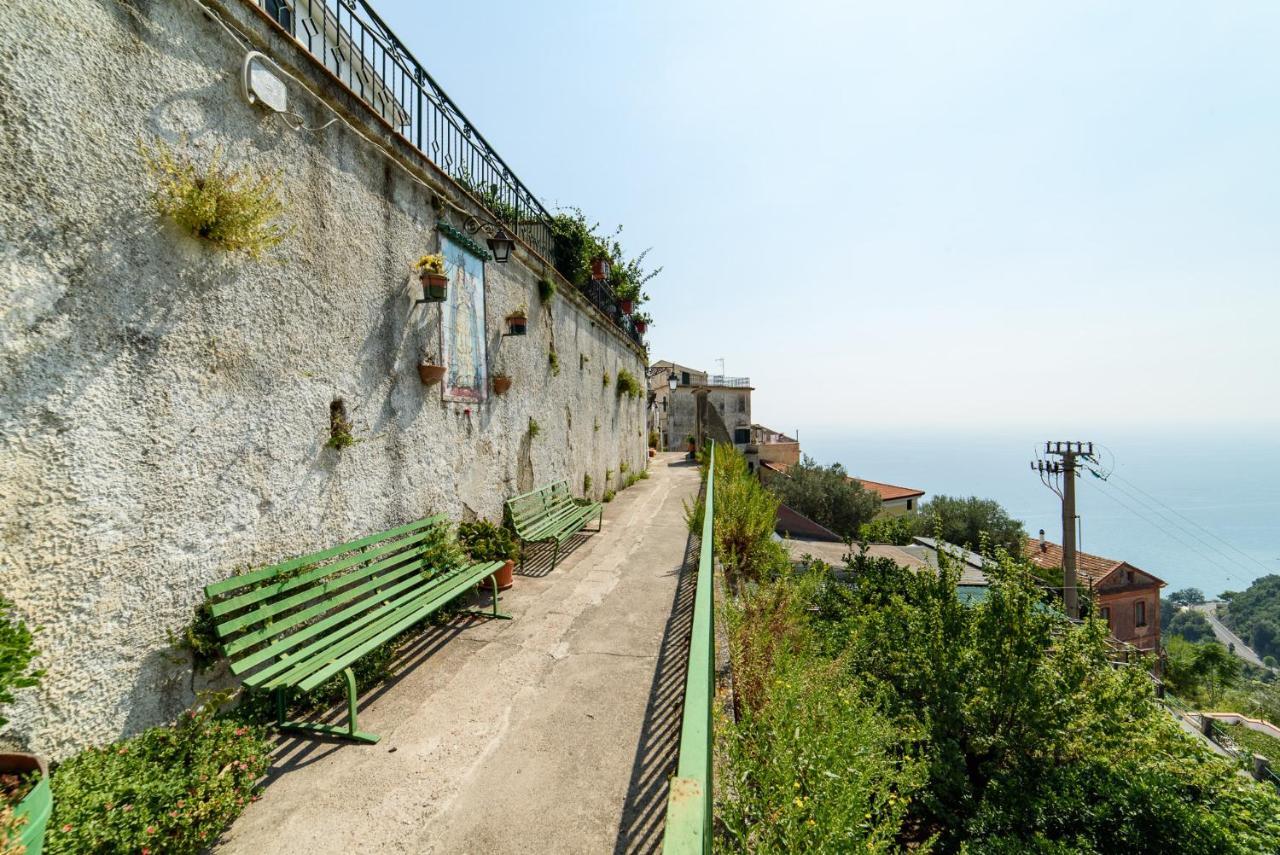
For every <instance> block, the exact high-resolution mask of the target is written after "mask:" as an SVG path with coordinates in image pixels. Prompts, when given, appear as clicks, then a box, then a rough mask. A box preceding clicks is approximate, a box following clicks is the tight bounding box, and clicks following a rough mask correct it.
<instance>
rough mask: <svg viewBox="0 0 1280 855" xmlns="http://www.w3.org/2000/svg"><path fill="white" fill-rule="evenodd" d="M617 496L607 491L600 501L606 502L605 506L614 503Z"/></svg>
mask: <svg viewBox="0 0 1280 855" xmlns="http://www.w3.org/2000/svg"><path fill="white" fill-rule="evenodd" d="M615 495H617V494H616V493H614V491H613V490H605V491H604V495H603V496H601V497H600V501H602V502H604V503H605V504H608V503H609V502H612V501H613V497H614V496H615Z"/></svg>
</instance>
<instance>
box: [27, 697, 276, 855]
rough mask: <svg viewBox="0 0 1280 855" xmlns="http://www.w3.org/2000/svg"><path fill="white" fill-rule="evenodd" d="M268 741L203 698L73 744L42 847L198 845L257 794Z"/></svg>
mask: <svg viewBox="0 0 1280 855" xmlns="http://www.w3.org/2000/svg"><path fill="white" fill-rule="evenodd" d="M269 751H270V745H269V743H268V742H267V740H266V738H265V736H264V734H263V731H262V730H261V729H260V728H257V727H254V726H252V725H248V724H242V723H240V722H237V721H233V720H231V719H219V718H215V717H214V715H213V709H212V707H211V706H206V707H205V708H203V709H201V710H200V711H192V712H188V713H184V714H183V716H182V717H181V718H180V719H179V720H178V722H177V723H176V724H174V725H172V726H169V727H153V728H151V729H149V730H145V731H143V732H142V733H141V734H139V735H138V736H135V737H133V738H131V739H126V740H122V741H120V742H116V743H113V744H112V745H108V746H106V747H105V748H91V749H89V750H87V751H85V752H83V753H81V754H77V755H76V756H74V757H72V758H70V759H69V760H66V761H65V762H63V763H62V764H61V765H60V766H58V767H57V769H56V770H55V771H54V774H53V776H52V779H51V781H50V784H51V786H52V787H53V817H52V819H51V821H50V823H49V831H48V837H47V839H46V841H45V851H46V852H47V853H49V855H61V853H76V855H81V853H83V854H84V855H90V853H93V855H98V854H99V853H114V852H121V853H123V852H143V853H146V852H151V853H157V855H159V853H166V855H168V853H196V852H201V851H203V850H204V849H205V848H206V847H208V846H209V845H210V844H212V843H213V841H214V840H216V839H217V837H218V835H219V833H221V831H222V829H223V828H225V827H226V826H227V824H228V823H230V822H231V821H232V820H233V819H235V818H236V817H237V816H239V815H240V812H241V811H242V810H244V807H245V805H246V804H248V802H249V800H250V799H252V798H253V797H254V794H255V792H256V782H257V780H258V779H259V778H260V777H261V776H262V774H263V773H264V772H265V771H266V768H267V765H268V753H269Z"/></svg>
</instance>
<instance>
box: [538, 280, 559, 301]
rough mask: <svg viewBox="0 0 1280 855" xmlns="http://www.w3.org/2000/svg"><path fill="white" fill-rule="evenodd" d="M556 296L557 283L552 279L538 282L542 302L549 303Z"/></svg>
mask: <svg viewBox="0 0 1280 855" xmlns="http://www.w3.org/2000/svg"><path fill="white" fill-rule="evenodd" d="M555 295H556V283H554V282H552V281H551V280H550V279H547V278H545V277H544V278H542V279H539V280H538V299H539V300H541V301H542V302H544V303H546V302H548V301H549V300H550V299H551V298H552V297H554V296H555Z"/></svg>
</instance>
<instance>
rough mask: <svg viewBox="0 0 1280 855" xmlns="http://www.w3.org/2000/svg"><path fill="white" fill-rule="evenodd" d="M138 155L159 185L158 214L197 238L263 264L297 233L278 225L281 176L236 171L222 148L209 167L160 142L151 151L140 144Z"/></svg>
mask: <svg viewBox="0 0 1280 855" xmlns="http://www.w3.org/2000/svg"><path fill="white" fill-rule="evenodd" d="M138 150H139V153H140V154H141V155H142V158H143V161H144V162H145V164H146V166H147V170H148V171H149V172H150V173H151V177H152V179H153V181H155V183H156V188H155V190H154V191H153V192H152V199H153V200H154V202H155V206H156V210H157V211H159V212H160V214H161V215H163V216H166V217H169V218H171V219H172V220H173V221H174V222H175V223H177V224H178V225H179V226H181V227H182V228H183V229H185V230H186V231H187V232H189V233H190V234H191V235H192V236H193V237H197V238H200V239H202V240H207V241H209V242H210V243H211V244H213V245H214V246H217V247H219V248H221V249H225V250H227V251H228V252H243V253H245V254H247V255H248V256H250V257H251V258H255V259H257V258H261V257H262V256H263V254H264V253H266V252H267V251H268V250H271V249H273V248H274V247H276V246H277V245H279V244H280V243H281V242H282V241H283V240H284V239H285V238H286V237H288V236H289V234H290V232H291V231H292V230H291V229H289V228H285V227H284V226H281V225H280V224H278V223H277V222H276V219H277V218H278V217H279V216H280V215H281V214H283V213H284V203H283V202H282V201H281V200H280V198H279V195H278V191H279V185H280V175H279V173H258V172H255V171H253V170H252V169H250V168H249V167H241V168H238V169H231V168H229V167H227V166H226V165H225V164H224V163H223V162H222V155H223V152H222V148H221V147H218V148H215V149H214V150H213V153H212V155H211V156H210V157H209V159H208V161H207V162H204V163H201V162H199V161H197V160H196V159H194V158H192V157H190V156H188V155H184V154H179V153H177V152H175V151H174V150H173V149H172V148H170V147H169V145H168V144H167V143H166V142H164V140H159V139H158V140H156V141H155V142H154V144H152V145H151V146H147V145H145V144H143V143H139V144H138Z"/></svg>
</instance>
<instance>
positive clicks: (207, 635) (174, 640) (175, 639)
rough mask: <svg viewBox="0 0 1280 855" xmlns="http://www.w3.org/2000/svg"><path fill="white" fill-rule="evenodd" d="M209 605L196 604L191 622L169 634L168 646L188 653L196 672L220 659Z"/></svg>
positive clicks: (207, 668) (205, 603) (207, 667)
mask: <svg viewBox="0 0 1280 855" xmlns="http://www.w3.org/2000/svg"><path fill="white" fill-rule="evenodd" d="M272 581H273V582H274V581H275V580H272ZM209 605H210V604H209V601H208V600H201V601H200V602H199V603H196V606H195V609H194V614H193V615H192V618H191V622H190V623H188V624H187V625H186V626H184V627H183V628H182V629H181V630H179V631H178V633H177V634H174V633H172V632H170V633H169V645H170V646H171V647H175V648H178V649H179V650H186V651H188V652H189V653H190V654H191V664H192V666H193V667H194V668H195V669H196V670H197V671H207V670H209V668H210V667H212V666H213V665H214V663H216V662H217V661H218V660H219V659H221V658H222V649H221V644H222V640H221V639H220V638H218V630H217V621H215V620H214V618H213V612H212V611H210V609H209Z"/></svg>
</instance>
